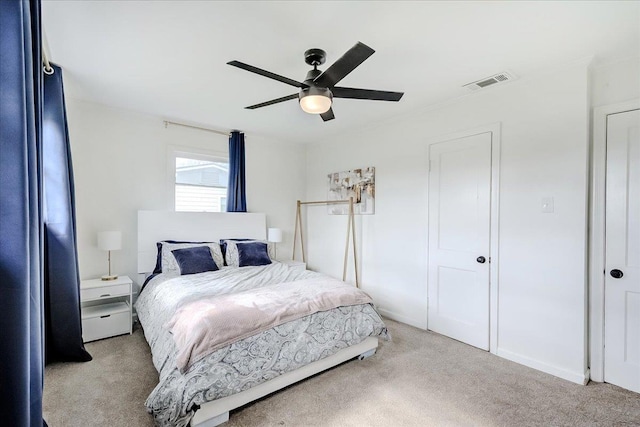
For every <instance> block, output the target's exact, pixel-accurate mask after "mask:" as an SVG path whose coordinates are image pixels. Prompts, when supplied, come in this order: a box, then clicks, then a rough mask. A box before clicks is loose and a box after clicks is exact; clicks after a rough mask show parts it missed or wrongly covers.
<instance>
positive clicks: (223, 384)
mask: <svg viewBox="0 0 640 427" xmlns="http://www.w3.org/2000/svg"><path fill="white" fill-rule="evenodd" d="M278 264H279V263H278ZM260 268H262V267H260ZM282 268H285V269H288V267H286V266H282V265H279V266H274V267H272V268H269V269H266V270H267V273H268V274H267V276H269V275H271V277H272V279H269V280H267V281H266V282H271V281H273V278H274V277H280V276H283V275H284V276H286V277H285V280H284V281H288V280H296V279H297V277H295V276H299V274H298V273H294V272H293V271H291V272H285V271H284V270H282V271H277V272H276V274H273V273H274V271H275V270H277V269H282ZM224 270H226V269H224ZM291 270H293V269H291ZM304 273H310V274H304V276H306V277H309V276H310V275H316V274H318V273H311V272H304ZM225 274H226V273H222V274H219V275H218V276H224V275H225ZM245 274H246V271H245ZM193 276H199V275H193ZM181 277H185V276H181ZM160 279H161V278H160ZM178 279H179V278H178ZM281 279H282V277H281ZM153 280H154V281H156V279H153ZM189 280H195V281H198V280H200V278H190V279H189ZM164 281H167V282H173V283H172V284H170V285H167V284H165V283H163V282H164ZM223 282H224V280H223ZM266 282H263V281H260V284H258V285H257V286H258V287H259V286H263V285H265V283H266ZM203 283H204V281H203ZM150 285H153V283H151V282H150ZM201 287H208V285H202V286H201ZM195 288H196V289H195V293H196V294H198V293H200V294H202V292H203V291H202V289H198V286H195ZM163 293H164V294H165V295H164V297H163V296H162V294H163ZM222 293H226V291H223V292H222ZM184 295H186V291H185V290H184V283H181V281H180V280H177V279H173V280H166V278H165V279H163V280H158V281H157V282H156V285H155V286H148V289H145V291H144V292H143V293H142V294H141V296H140V299H139V300H138V302H137V303H136V309H137V311H138V316H139V319H140V322H141V324H142V326H143V329H144V332H145V337H146V339H147V341H148V342H149V344H150V346H151V349H152V353H153V360H154V364H155V366H156V369H158V372H159V374H160V382H159V384H158V385H157V386H156V388H155V389H154V390H153V392H152V393H151V395H150V396H149V397H148V399H147V401H146V406H147V409H148V411H149V412H150V413H152V414H153V416H154V419H155V422H156V425H158V426H163V427H165V426H166V427H168V426H177V427H183V426H187V425H188V424H189V422H190V420H191V418H192V417H193V414H194V413H195V410H197V409H198V407H199V406H200V405H202V404H204V403H206V402H209V401H212V400H215V399H219V398H222V397H226V396H230V395H232V394H235V393H239V392H242V391H244V390H247V389H249V388H251V387H254V386H256V385H258V384H261V383H263V382H265V381H268V380H270V379H272V378H275V377H277V376H279V375H282V374H284V373H287V372H290V371H294V370H296V369H298V368H300V367H302V366H304V365H307V364H309V363H312V362H315V361H318V360H320V359H323V358H325V357H328V356H330V355H333V354H335V353H337V352H338V351H340V350H342V349H344V348H346V347H349V346H352V345H355V344H358V343H360V342H361V341H363V340H364V339H365V338H367V337H369V336H380V337H382V338H387V336H388V335H387V329H386V326H385V325H384V323H383V321H382V319H381V317H380V315H379V314H378V313H377V311H376V310H375V308H374V307H373V306H372V305H371V304H363V305H354V306H347V307H338V308H336V309H333V310H329V311H323V312H318V313H314V314H312V315H309V316H305V317H302V318H300V319H298V320H294V321H291V322H288V323H285V324H282V325H280V326H277V327H275V328H272V329H269V330H267V331H264V332H262V333H259V334H257V335H254V336H252V337H249V338H246V339H243V340H240V341H237V342H235V343H232V344H231V345H229V346H227V347H224V348H221V349H219V350H216V351H215V352H213V353H211V354H210V355H208V356H206V357H205V358H203V359H202V360H199V361H198V362H197V363H195V364H194V365H193V366H192V367H191V368H190V369H189V370H188V371H187V372H185V373H184V374H182V373H180V371H179V370H178V368H177V367H176V355H177V351H176V348H175V345H174V343H173V339H172V338H171V335H170V334H169V333H168V332H167V331H166V329H165V328H164V327H163V326H164V324H165V323H166V321H167V317H168V316H169V315H170V314H171V313H173V312H175V308H176V306H177V305H178V304H179V303H180V301H183V300H185V297H184Z"/></svg>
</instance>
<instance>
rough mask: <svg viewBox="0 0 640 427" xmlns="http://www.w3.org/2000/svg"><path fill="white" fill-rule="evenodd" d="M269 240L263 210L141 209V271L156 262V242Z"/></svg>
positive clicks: (139, 229)
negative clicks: (256, 211) (195, 210)
mask: <svg viewBox="0 0 640 427" xmlns="http://www.w3.org/2000/svg"><path fill="white" fill-rule="evenodd" d="M234 237H235V238H250V239H266V237H267V218H266V215H265V214H263V213H239V212H234V213H226V212H225V213H218V212H215V213H214V212H171V211H138V273H150V272H152V271H153V268H154V266H155V265H156V254H157V248H156V242H159V241H161V240H185V241H198V242H200V241H201V242H217V241H218V240H220V239H227V238H234Z"/></svg>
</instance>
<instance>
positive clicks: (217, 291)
mask: <svg viewBox="0 0 640 427" xmlns="http://www.w3.org/2000/svg"><path fill="white" fill-rule="evenodd" d="M265 234H266V218H265V216H264V214H256V213H250V214H245V213H233V214H231V213H229V214H227V213H215V214H213V213H185V212H154V211H140V212H139V213H138V271H139V273H142V274H145V275H148V274H149V273H152V272H153V271H154V270H155V269H157V267H158V263H161V262H162V261H166V260H167V258H164V257H163V256H164V255H166V253H168V250H169V249H172V248H174V247H179V248H180V249H174V250H171V253H172V254H174V255H175V259H174V261H178V263H179V264H180V267H181V268H182V270H183V272H189V270H188V268H189V267H188V263H187V264H185V263H180V261H183V259H181V258H180V257H179V256H178V255H180V256H182V255H183V252H184V253H187V252H188V254H189V256H191V255H192V254H193V253H195V252H198V251H199V252H200V253H201V252H202V251H204V249H202V248H203V245H204V247H209V248H210V250H211V258H212V259H213V260H214V261H215V264H216V265H217V264H219V263H220V261H216V259H219V254H218V253H217V252H216V251H217V249H216V248H217V246H216V245H217V242H219V241H220V240H221V239H234V238H246V239H250V240H249V242H250V243H245V242H244V241H242V242H235V243H234V242H233V240H231V241H229V246H227V247H226V249H227V254H226V257H227V261H229V263H230V264H232V266H227V267H221V268H218V269H216V270H213V271H203V272H199V271H200V270H194V271H197V272H196V273H194V274H182V275H180V274H179V273H178V274H175V271H169V270H167V271H165V272H164V273H158V272H157V271H156V273H158V274H155V275H152V276H151V277H150V279H149V280H147V281H146V283H145V285H144V287H143V289H142V291H141V293H140V296H139V297H138V300H137V302H136V311H137V314H138V319H139V321H140V324H141V325H142V328H143V331H144V334H145V338H146V339H147V342H148V343H149V346H150V347H151V351H152V357H153V363H154V366H155V367H156V369H157V371H158V373H159V384H158V385H157V386H156V388H155V389H154V390H153V392H152V393H151V395H150V396H149V397H148V399H147V401H146V406H147V409H148V410H149V412H150V413H152V414H153V416H154V419H155V422H156V425H158V426H179V427H182V426H187V425H191V426H193V427H211V426H215V425H219V424H221V423H224V422H225V421H227V420H228V419H229V411H230V410H232V409H235V408H237V407H240V406H242V405H245V404H246V403H248V402H251V401H253V400H256V399H258V398H260V397H262V396H265V395H267V394H269V393H272V392H274V391H276V390H279V389H281V388H283V387H286V386H288V385H290V384H292V383H294V382H297V381H299V380H301V379H304V378H307V377H309V376H311V375H314V374H316V373H318V372H321V371H323V370H325V369H328V368H330V367H332V366H335V365H337V364H340V363H342V362H345V361H347V360H350V359H353V358H355V357H360V358H364V357H368V356H371V355H373V354H374V353H375V349H376V348H377V346H378V337H383V338H386V337H387V331H386V327H385V325H384V323H383V321H382V319H381V318H380V316H379V314H378V313H377V311H376V310H375V308H374V306H373V304H372V302H371V301H370V299H368V296H367V295H366V294H364V293H362V292H361V291H360V290H358V289H355V287H353V286H349V285H346V284H344V283H343V282H341V281H338V280H337V279H333V278H330V277H328V276H325V275H322V274H319V273H315V272H312V271H308V270H301V269H296V268H291V267H289V266H287V265H286V264H283V263H279V262H277V261H271V260H269V261H270V263H268V264H263V265H255V266H253V265H248V266H242V267H240V266H238V260H240V265H242V253H243V252H242V251H243V248H244V249H247V248H249V247H251V248H253V247H254V246H259V245H258V244H257V243H255V244H254V243H253V242H256V241H262V240H264V238H265ZM166 239H174V240H175V241H187V242H212V243H197V244H196V243H194V244H192V245H191V244H182V245H183V246H185V247H187V250H184V251H183V250H182V247H183V246H175V245H181V244H175V245H174V244H173V243H171V244H165V245H164V246H156V244H157V242H161V241H166ZM225 244H226V242H225ZM252 245H253V246H252ZM160 248H165V249H166V250H165V251H162V250H161V251H160V252H158V249H160ZM167 248H168V249H167ZM214 249H215V250H214ZM221 249H222V248H221ZM207 250H209V249H207ZM234 251H235V252H234ZM238 252H240V254H238ZM245 253H248V252H246V251H245ZM234 255H235V256H236V258H233V257H234ZM234 259H235V264H234ZM189 262H191V261H189ZM207 262H210V261H207ZM165 264H166V262H165ZM245 264H246V263H245ZM293 301H296V302H298V301H300V302H304V304H292V303H291V302H293ZM294 306H295V307H294ZM299 306H300V307H299ZM203 313H204V314H203ZM256 313H258V314H259V315H260V318H258V317H254V315H256ZM264 313H268V315H267V316H264V315H263V314H264ZM216 316H217V317H216ZM234 316H235V317H234Z"/></svg>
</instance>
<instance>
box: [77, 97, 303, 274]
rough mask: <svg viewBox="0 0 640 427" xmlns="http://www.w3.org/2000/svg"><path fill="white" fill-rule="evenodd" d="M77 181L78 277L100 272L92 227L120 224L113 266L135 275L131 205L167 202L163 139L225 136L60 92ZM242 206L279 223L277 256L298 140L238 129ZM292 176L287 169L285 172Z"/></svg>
mask: <svg viewBox="0 0 640 427" xmlns="http://www.w3.org/2000/svg"><path fill="white" fill-rule="evenodd" d="M67 114H68V121H69V135H70V140H71V151H72V156H73V166H74V174H75V186H76V215H77V231H78V256H79V262H80V277H81V278H91V277H98V276H100V275H102V274H106V269H107V260H106V253H105V252H103V251H100V250H99V249H98V248H97V241H96V240H97V237H96V234H97V232H98V231H102V230H121V231H122V235H123V248H122V250H120V251H116V252H113V253H112V263H113V269H114V271H115V272H116V273H119V274H126V275H128V276H129V277H131V278H132V279H133V280H134V281H137V280H138V277H137V272H136V270H137V268H136V266H137V264H136V257H137V235H136V233H137V211H138V210H166V209H172V208H173V206H172V204H171V198H170V195H169V186H168V184H167V181H168V179H169V178H170V177H169V176H168V175H169V173H168V169H169V167H168V166H169V162H168V157H169V150H170V148H169V147H170V146H176V145H177V146H181V147H191V148H195V149H201V150H202V149H204V150H210V151H215V152H223V153H227V152H228V138H227V137H225V136H222V135H217V134H214V133H211V132H204V131H200V130H194V129H189V128H185V127H179V126H169V127H167V128H165V126H164V123H163V120H162V119H161V118H160V117H154V116H149V115H144V114H139V113H133V112H130V111H125V110H121V109H115V108H111V107H106V106H103V105H98V104H93V103H87V102H83V101H78V100H74V99H69V98H67ZM245 141H246V142H245V144H246V180H247V208H248V210H249V211H250V212H264V213H266V214H267V223H268V226H273V227H279V228H282V229H283V233H284V236H283V237H284V242H283V243H280V244H279V245H278V257H279V258H281V259H285V258H287V257H288V256H290V253H291V244H292V239H293V225H294V220H295V201H296V200H297V199H299V198H303V196H304V193H305V182H304V176H305V172H304V168H305V163H304V159H305V157H304V156H305V147H304V146H301V145H291V144H283V143H278V142H275V141H270V140H266V139H264V138H260V137H258V136H253V135H250V134H249V135H245ZM292 177H294V178H293V179H292Z"/></svg>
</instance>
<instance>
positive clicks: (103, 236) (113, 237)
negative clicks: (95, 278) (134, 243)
mask: <svg viewBox="0 0 640 427" xmlns="http://www.w3.org/2000/svg"><path fill="white" fill-rule="evenodd" d="M98 247H99V248H100V249H102V250H103V251H108V252H109V255H108V259H109V274H107V275H105V276H102V280H115V279H117V278H118V275H117V274H111V251H117V250H120V248H121V247H122V233H121V232H120V231H101V232H99V233H98Z"/></svg>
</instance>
